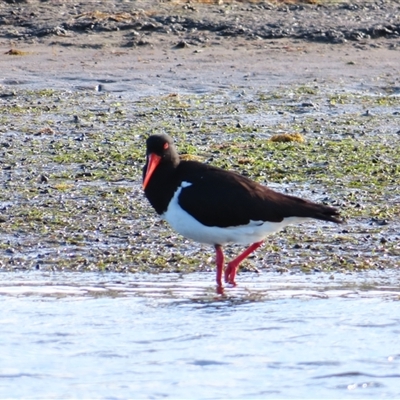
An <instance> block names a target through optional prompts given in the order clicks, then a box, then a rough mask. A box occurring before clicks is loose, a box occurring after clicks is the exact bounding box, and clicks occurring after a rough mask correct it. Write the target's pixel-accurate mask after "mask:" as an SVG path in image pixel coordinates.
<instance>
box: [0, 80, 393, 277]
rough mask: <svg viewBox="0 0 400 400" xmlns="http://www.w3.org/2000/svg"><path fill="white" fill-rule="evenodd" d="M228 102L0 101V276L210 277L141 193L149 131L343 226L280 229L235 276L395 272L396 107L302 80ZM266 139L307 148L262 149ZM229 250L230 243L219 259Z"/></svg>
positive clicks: (205, 259) (68, 97)
mask: <svg viewBox="0 0 400 400" xmlns="http://www.w3.org/2000/svg"><path fill="white" fill-rule="evenodd" d="M238 92H240V89H239V88H237V89H236V88H232V91H226V92H224V91H218V92H215V93H210V94H207V95H180V94H179V95H175V94H172V95H170V96H160V97H157V96H153V97H146V98H142V99H139V100H132V99H130V98H128V97H126V98H125V97H122V98H118V99H116V96H114V95H113V94H109V93H108V94H98V93H93V94H91V93H87V92H66V91H56V90H52V89H48V90H47V89H44V90H40V91H23V90H21V91H19V92H17V93H16V94H15V96H14V97H13V100H12V101H11V102H10V103H9V104H8V103H6V102H3V103H2V104H0V111H1V121H2V127H1V131H2V133H3V136H4V138H5V139H3V144H2V148H1V151H2V161H1V165H0V166H1V173H2V178H3V179H2V181H3V190H2V191H1V193H0V202H2V203H3V210H2V213H1V215H2V220H1V221H2V222H1V224H0V234H1V235H2V245H1V246H0V252H1V258H0V268H3V269H20V268H23V269H34V268H41V269H43V268H44V269H50V270H54V269H61V270H79V271H92V270H101V271H104V270H112V271H124V272H127V271H128V272H129V271H130V272H139V271H150V272H157V271H173V272H190V271H194V270H210V269H211V268H212V267H213V252H212V249H211V248H209V247H207V246H199V245H197V244H193V243H191V242H188V241H186V240H185V239H184V238H181V237H179V236H178V235H176V234H175V233H174V232H172V231H171V230H170V228H169V227H168V226H167V225H166V224H164V223H160V222H159V220H158V217H157V216H156V215H155V213H154V211H153V210H152V209H151V207H150V206H149V204H148V203H147V201H146V199H145V198H144V196H143V193H142V190H141V176H142V166H143V163H144V151H145V149H144V143H145V138H146V137H147V136H148V135H150V134H153V133H156V132H160V131H161V132H166V133H168V134H170V135H171V136H173V137H174V139H175V141H176V144H177V147H178V150H179V151H180V152H181V153H182V154H186V155H187V156H189V157H190V156H193V157H194V158H196V157H199V158H200V159H201V160H204V162H208V163H211V164H213V165H217V166H220V167H223V168H227V169H234V170H236V171H238V172H240V173H243V174H245V175H246V176H249V177H251V178H252V179H254V180H256V181H258V182H260V183H262V184H267V185H272V186H273V188H274V189H276V190H279V191H282V192H286V193H288V194H294V195H299V196H301V197H306V198H310V199H312V200H315V201H319V202H324V203H326V204H330V205H333V206H336V207H338V208H340V209H341V211H342V214H343V216H344V218H345V220H346V222H347V225H344V226H341V227H337V226H330V225H329V226H328V225H326V224H322V225H321V224H319V223H309V224H305V225H303V226H301V227H289V228H286V229H285V231H284V232H283V233H282V234H277V235H273V236H271V237H270V238H268V239H267V243H266V245H265V246H264V249H263V250H260V251H258V252H257V253H256V255H254V257H253V258H251V259H249V260H248V261H246V262H245V263H244V269H246V270H249V271H254V270H255V269H254V267H253V266H254V265H257V268H256V270H262V269H263V268H271V267H272V268H275V269H276V270H277V271H279V270H281V269H282V268H286V269H288V270H298V271H302V272H304V273H312V272H314V271H329V272H335V271H339V272H343V271H348V272H351V271H356V270H365V269H373V268H389V267H398V266H399V256H400V250H399V233H398V232H399V231H400V230H399V215H400V205H399V202H398V199H399V198H400V189H399V185H398V181H399V176H400V167H399V166H400V145H399V140H398V134H397V133H396V132H397V131H398V127H397V125H396V121H395V117H394V116H395V115H396V114H395V113H396V109H397V108H396V107H398V106H399V99H398V97H396V96H393V95H391V94H388V95H387V96H385V95H379V96H376V95H373V94H368V93H367V92H365V93H359V92H346V93H343V92H341V91H337V92H334V90H333V89H332V88H324V87H322V86H318V87H316V86H315V85H312V84H310V85H309V84H304V85H297V86H293V87H291V86H288V87H282V88H279V89H274V91H271V92H265V93H261V92H257V91H254V93H253V92H248V93H246V94H245V95H241V96H237V93H238ZM239 94H240V93H239ZM38 101H40V104H37V103H38ZM366 107H368V110H369V112H368V113H367V114H366V113H365V110H366ZM46 127H47V128H46ZM50 127H51V128H50ZM276 133H299V134H301V135H302V136H303V137H304V138H305V142H304V143H298V142H288V143H274V142H271V141H270V140H269V138H270V137H272V136H273V135H274V134H276ZM43 176H45V178H43ZM238 251H239V247H236V246H235V247H229V248H227V256H228V257H232V256H233V255H234V254H235V253H236V252H238ZM278 251H279V252H280V255H279V257H278V258H277V259H276V260H273V261H272V263H266V262H265V261H264V258H265V257H267V255H268V253H274V252H278Z"/></svg>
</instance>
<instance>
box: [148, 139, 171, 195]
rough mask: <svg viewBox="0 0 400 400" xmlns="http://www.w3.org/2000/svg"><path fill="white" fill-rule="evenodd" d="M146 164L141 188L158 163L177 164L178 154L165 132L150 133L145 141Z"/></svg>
mask: <svg viewBox="0 0 400 400" xmlns="http://www.w3.org/2000/svg"><path fill="white" fill-rule="evenodd" d="M146 157H147V160H146V165H145V168H144V176H143V189H146V186H147V184H148V183H149V181H150V178H151V176H152V175H153V173H154V171H155V170H156V168H157V167H158V166H159V165H160V164H167V165H168V164H169V165H171V166H173V167H175V166H176V165H178V164H179V156H178V153H177V151H176V149H175V146H174V142H173V140H172V138H171V137H170V136H168V135H165V134H157V135H152V136H150V137H148V138H147V141H146Z"/></svg>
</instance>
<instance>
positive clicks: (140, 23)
mask: <svg viewBox="0 0 400 400" xmlns="http://www.w3.org/2000/svg"><path fill="white" fill-rule="evenodd" d="M398 13H399V3H398V2H396V1H352V2H327V1H321V2H315V3H314V4H307V3H306V2H291V3H283V2H250V3H247V2H227V3H224V2H220V4H202V3H201V2H200V3H198V2H187V3H186V2H183V1H180V2H179V1H177V2H158V1H135V2H134V3H132V2H122V1H121V2H111V1H102V2H96V3H94V2H80V3H79V2H78V3H74V4H73V5H72V6H71V3H70V2H69V1H57V2H56V3H55V2H40V1H9V2H2V4H1V5H0V22H1V23H0V36H2V37H4V38H6V39H9V40H12V41H17V42H18V41H25V42H29V43H46V44H51V45H64V46H77V45H80V46H83V47H92V48H102V47H104V46H118V47H132V46H161V47H165V46H171V45H175V46H177V47H186V46H205V45H206V46H208V45H215V44H221V43H223V42H225V41H227V42H232V41H234V42H235V41H236V42H237V43H240V42H241V41H244V42H246V41H247V42H253V44H255V45H257V44H259V45H262V43H263V40H268V39H282V38H286V39H292V40H293V39H300V40H307V41H314V42H322V43H344V42H346V41H351V42H355V43H357V42H362V41H365V40H367V41H368V40H371V39H372V41H371V43H372V42H374V41H375V42H376V40H377V39H389V41H388V42H385V45H386V46H389V47H391V48H396V47H397V46H398V43H396V41H395V40H396V39H398V38H399V35H400V22H399V17H398ZM257 42H258V43H257ZM374 45H380V44H377V43H374Z"/></svg>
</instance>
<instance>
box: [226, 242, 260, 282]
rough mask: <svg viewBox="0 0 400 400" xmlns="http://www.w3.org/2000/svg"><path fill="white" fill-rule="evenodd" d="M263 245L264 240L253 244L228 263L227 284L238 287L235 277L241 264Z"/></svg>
mask: <svg viewBox="0 0 400 400" xmlns="http://www.w3.org/2000/svg"><path fill="white" fill-rule="evenodd" d="M263 243H264V240H262V241H261V242H256V243H253V244H252V245H251V246H249V247H248V248H247V249H246V250H245V251H244V252H243V253H242V254H239V255H238V256H237V257H236V258H235V259H234V260H232V261H231V262H230V263H228V266H227V267H226V270H225V282H227V283H230V284H232V285H235V286H236V282H235V277H236V272H237V270H238V268H239V265H240V263H241V262H242V261H243V260H244V259H245V258H247V257H248V256H249V255H250V254H251V253H252V252H253V251H254V250H256V249H258V248H259V247H260V246H261V245H262V244H263Z"/></svg>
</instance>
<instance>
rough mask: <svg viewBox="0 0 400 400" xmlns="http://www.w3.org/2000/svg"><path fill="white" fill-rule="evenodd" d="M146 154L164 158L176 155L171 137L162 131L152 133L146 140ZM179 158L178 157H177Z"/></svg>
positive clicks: (172, 157)
mask: <svg viewBox="0 0 400 400" xmlns="http://www.w3.org/2000/svg"><path fill="white" fill-rule="evenodd" d="M146 146H147V150H146V155H147V156H149V155H150V154H155V155H157V156H159V157H161V158H163V159H164V160H168V159H174V158H176V157H178V154H177V152H176V149H175V146H174V142H173V140H172V138H171V137H170V136H168V135H165V134H164V133H160V134H157V135H152V136H150V137H148V138H147V141H146ZM178 159H179V158H178Z"/></svg>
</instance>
